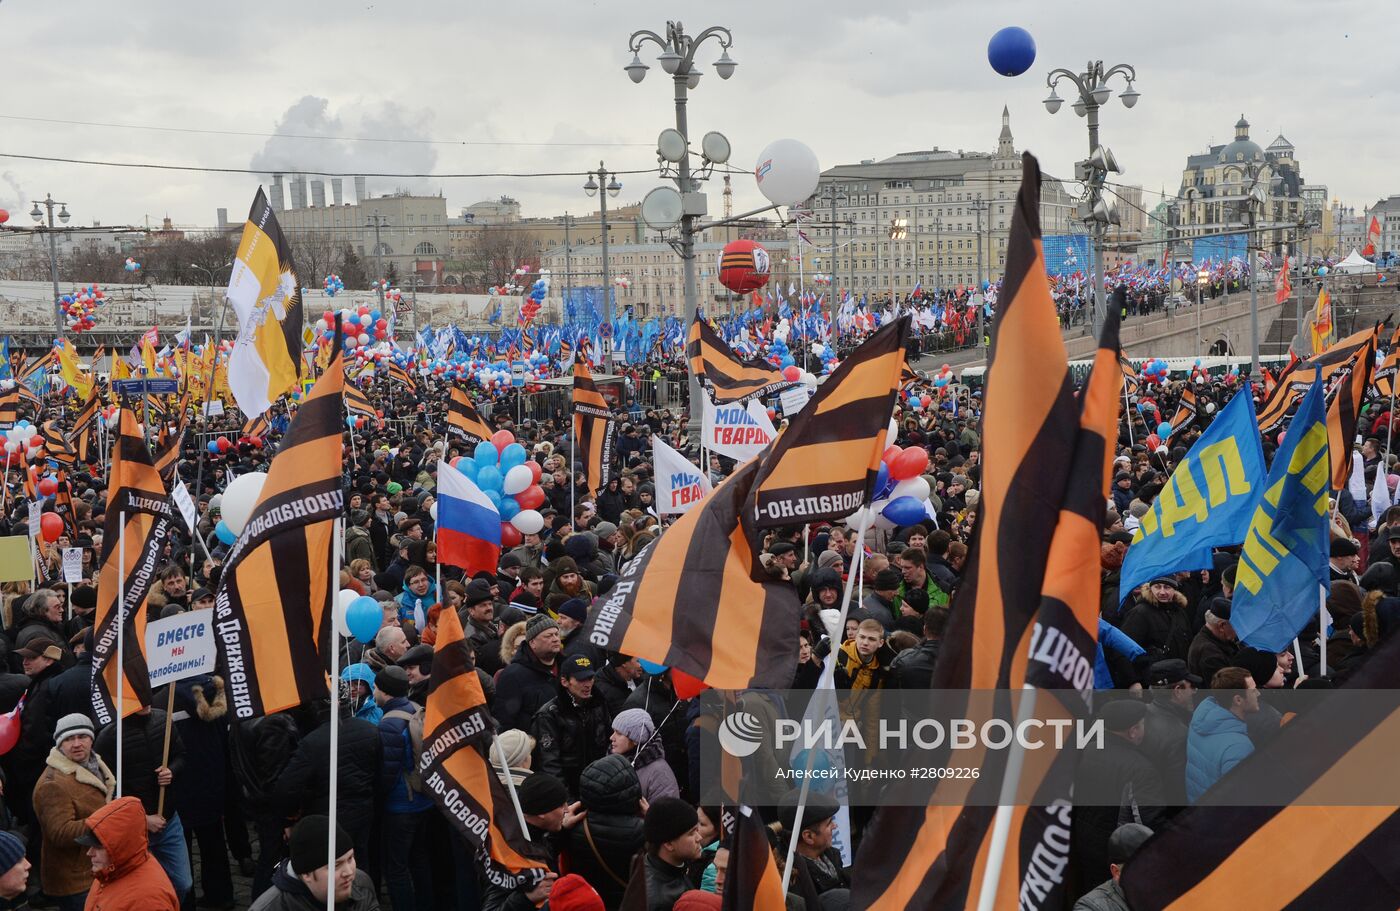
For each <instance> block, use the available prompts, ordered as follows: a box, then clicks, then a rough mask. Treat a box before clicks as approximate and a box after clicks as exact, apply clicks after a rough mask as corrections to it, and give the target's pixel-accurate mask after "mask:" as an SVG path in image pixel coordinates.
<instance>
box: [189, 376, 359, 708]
mask: <svg viewBox="0 0 1400 911" xmlns="http://www.w3.org/2000/svg"><path fill="white" fill-rule="evenodd" d="M340 357H341V356H340V354H339V353H337V354H336V359H335V360H334V361H332V362H331V366H330V369H328V370H327V371H326V372H325V373H324V374H323V375H322V376H321V378H320V379H319V380H317V382H316V386H315V387H314V388H313V389H312V390H311V394H310V395H309V396H308V397H306V398H305V399H303V400H302V403H301V407H300V408H299V409H297V413H296V417H295V418H293V419H292V424H291V427H290V428H288V430H287V435H286V436H284V437H283V438H282V442H281V445H280V446H279V447H278V449H277V455H276V457H275V458H274V459H273V460H272V465H271V466H270V467H269V468H268V472H267V481H266V482H264V484H263V489H262V494H261V495H260V496H259V497H258V503H257V505H256V506H255V507H254V508H253V514H252V517H251V518H249V519H248V524H247V526H245V527H244V529H243V532H242V534H240V535H239V537H238V540H237V541H235V542H234V544H233V548H232V550H231V551H230V552H229V556H228V561H227V563H226V564H225V568H224V572H223V577H222V578H221V579H220V580H219V589H218V593H217V594H216V595H215V599H214V611H215V626H216V628H217V629H218V631H219V634H218V638H219V648H220V663H221V665H222V670H223V671H224V673H225V674H226V675H227V676H226V677H225V678H224V679H226V680H228V681H229V682H230V686H229V688H228V692H229V695H230V700H231V702H230V707H231V708H232V711H233V716H234V717H235V718H253V717H257V716H260V715H266V714H269V713H272V712H280V711H281V710H282V709H285V708H289V707H291V706H294V705H299V704H301V703H303V702H306V701H307V700H310V699H320V698H323V697H325V696H326V670H327V667H328V666H329V662H330V654H329V651H328V650H329V649H330V647H331V624H332V612H331V607H332V606H333V605H334V598H335V593H336V590H337V588H338V587H339V586H338V582H339V578H338V575H337V569H338V568H337V567H333V566H331V554H332V548H331V545H332V541H333V540H334V536H335V533H336V530H335V526H336V519H338V518H339V517H340V516H341V515H342V513H343V512H344V509H345V496H344V493H343V492H342V490H341V473H340V472H341V452H340V448H341V442H340V431H341V428H342V427H344V426H345V425H344V422H343V420H342V414H343V410H342V409H343V403H342V400H343V398H344V396H343V389H344V387H345V368H344V367H343V366H342V365H341V363H340Z"/></svg>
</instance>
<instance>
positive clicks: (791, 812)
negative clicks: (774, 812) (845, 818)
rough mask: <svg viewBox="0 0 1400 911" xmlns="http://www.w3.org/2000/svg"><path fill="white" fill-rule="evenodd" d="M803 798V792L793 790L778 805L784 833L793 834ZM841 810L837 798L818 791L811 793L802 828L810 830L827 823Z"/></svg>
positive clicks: (804, 812)
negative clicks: (799, 802)
mask: <svg viewBox="0 0 1400 911" xmlns="http://www.w3.org/2000/svg"><path fill="white" fill-rule="evenodd" d="M801 796H802V792H801V790H799V789H797V788H793V789H792V790H791V791H788V792H787V793H786V794H784V795H783V799H782V802H781V803H779V804H778V819H779V820H780V821H781V822H782V824H783V830H784V831H787V832H791V831H792V827H793V826H794V825H796V823H797V803H798V800H799V799H800V798H801ZM840 809H841V805H840V804H838V803H837V802H836V800H835V798H833V797H829V796H827V795H826V794H822V793H820V792H818V791H816V790H812V791H809V792H808V794H807V809H805V810H803V811H802V828H804V829H810V828H812V827H813V826H815V825H817V824H818V823H823V822H826V821H827V820H828V819H830V818H831V817H833V816H835V815H836V814H837V812H838V811H839V810H840Z"/></svg>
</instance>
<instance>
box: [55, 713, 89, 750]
mask: <svg viewBox="0 0 1400 911" xmlns="http://www.w3.org/2000/svg"><path fill="white" fill-rule="evenodd" d="M79 734H86V735H88V736H89V737H92V736H93V732H92V719H91V718H89V717H88V716H86V715H84V714H82V713H80V712H73V713H72V714H70V715H64V716H63V717H62V718H60V719H58V725H57V726H56V727H55V728H54V729H53V745H54V746H56V747H57V746H63V741H65V740H67V739H68V738H69V737H76V736H78V735H79Z"/></svg>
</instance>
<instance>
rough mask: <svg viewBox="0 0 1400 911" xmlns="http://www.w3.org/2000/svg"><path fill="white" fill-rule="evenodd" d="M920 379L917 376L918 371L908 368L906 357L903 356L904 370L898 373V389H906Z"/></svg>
mask: <svg viewBox="0 0 1400 911" xmlns="http://www.w3.org/2000/svg"><path fill="white" fill-rule="evenodd" d="M922 379H923V377H921V376H919V374H918V371H916V370H915V369H914V368H913V367H910V366H909V360H908V355H905V361H904V369H903V370H901V371H900V373H899V388H900V389H908V388H909V387H910V386H912V385H914V384H915V383H917V382H919V381H920V380H922Z"/></svg>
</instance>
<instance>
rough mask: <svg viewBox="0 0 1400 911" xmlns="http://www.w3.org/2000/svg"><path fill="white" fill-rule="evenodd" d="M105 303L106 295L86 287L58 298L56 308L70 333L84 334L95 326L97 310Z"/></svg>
mask: <svg viewBox="0 0 1400 911" xmlns="http://www.w3.org/2000/svg"><path fill="white" fill-rule="evenodd" d="M128 262H130V260H128ZM106 302H107V299H106V295H105V294H104V293H103V291H102V289H101V288H99V287H97V286H96V285H88V286H86V287H84V288H80V289H78V290H77V291H74V292H73V293H72V294H65V295H63V296H62V297H60V298H59V299H58V306H59V308H60V309H61V310H62V311H63V317H64V321H65V324H66V325H67V326H68V329H69V330H70V331H72V332H85V331H87V330H88V329H91V328H92V327H93V326H96V325H97V308H98V307H100V306H102V305H103V304H105V303H106Z"/></svg>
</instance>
